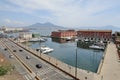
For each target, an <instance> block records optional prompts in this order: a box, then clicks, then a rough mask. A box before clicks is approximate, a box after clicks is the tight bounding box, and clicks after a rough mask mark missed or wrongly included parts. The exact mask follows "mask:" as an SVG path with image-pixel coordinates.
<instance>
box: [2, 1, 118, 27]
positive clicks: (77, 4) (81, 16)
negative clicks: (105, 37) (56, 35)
mask: <svg viewBox="0 0 120 80" xmlns="http://www.w3.org/2000/svg"><path fill="white" fill-rule="evenodd" d="M38 22H40V23H44V22H51V23H53V24H56V25H59V26H64V27H82V26H96V27H99V26H106V25H113V26H117V27H119V26H120V0H0V26H28V25H31V24H34V23H38Z"/></svg>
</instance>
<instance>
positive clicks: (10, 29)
mask: <svg viewBox="0 0 120 80" xmlns="http://www.w3.org/2000/svg"><path fill="white" fill-rule="evenodd" d="M3 30H4V31H6V32H9V31H22V30H23V28H13V27H4V28H3Z"/></svg>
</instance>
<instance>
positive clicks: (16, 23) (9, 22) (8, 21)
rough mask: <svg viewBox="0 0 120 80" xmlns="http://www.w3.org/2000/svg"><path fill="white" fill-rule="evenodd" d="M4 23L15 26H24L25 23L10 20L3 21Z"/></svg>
mask: <svg viewBox="0 0 120 80" xmlns="http://www.w3.org/2000/svg"><path fill="white" fill-rule="evenodd" d="M4 23H6V24H10V25H11V24H15V25H24V24H25V23H24V22H21V21H15V20H10V19H5V20H4Z"/></svg>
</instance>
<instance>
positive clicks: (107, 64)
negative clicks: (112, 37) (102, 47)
mask: <svg viewBox="0 0 120 80" xmlns="http://www.w3.org/2000/svg"><path fill="white" fill-rule="evenodd" d="M101 62H102V63H101V64H102V66H101V69H100V72H99V73H98V76H97V78H96V79H95V80H120V60H119V56H118V53H117V48H116V45H115V44H114V43H112V42H111V43H109V44H108V46H107V49H106V52H105V55H104V58H103V60H102V61H101Z"/></svg>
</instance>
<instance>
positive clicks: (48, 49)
mask: <svg viewBox="0 0 120 80" xmlns="http://www.w3.org/2000/svg"><path fill="white" fill-rule="evenodd" d="M36 50H37V51H39V50H40V51H41V52H42V53H49V52H52V51H53V50H54V49H52V48H49V47H47V46H41V47H40V49H36Z"/></svg>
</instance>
